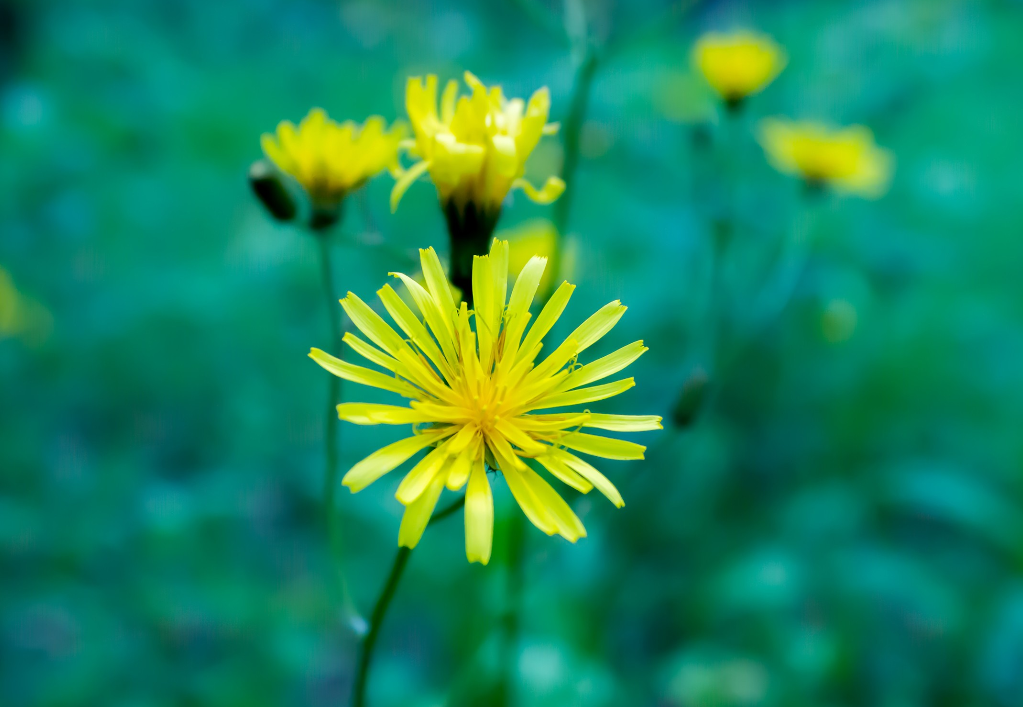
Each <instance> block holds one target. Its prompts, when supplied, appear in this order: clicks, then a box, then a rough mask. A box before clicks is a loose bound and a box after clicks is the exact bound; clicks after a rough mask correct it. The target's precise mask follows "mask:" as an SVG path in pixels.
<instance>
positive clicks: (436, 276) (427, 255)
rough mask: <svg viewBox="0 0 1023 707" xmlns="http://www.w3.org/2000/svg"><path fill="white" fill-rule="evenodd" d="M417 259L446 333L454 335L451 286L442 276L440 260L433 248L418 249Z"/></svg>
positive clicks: (446, 278) (453, 307) (453, 301)
mask: <svg viewBox="0 0 1023 707" xmlns="http://www.w3.org/2000/svg"><path fill="white" fill-rule="evenodd" d="M419 259H420V262H421V263H422V266H423V276H424V277H425V278H426V286H427V287H428V288H429V289H430V294H431V295H432V296H433V299H434V301H435V302H436V303H437V306H438V308H439V309H440V313H441V316H442V317H443V319H444V323H445V324H446V325H447V327H448V333H449V334H451V335H452V336H453V335H454V325H453V319H454V316H455V310H456V307H455V300H454V298H452V296H451V284H450V283H449V282H448V276H447V275H445V274H444V268H443V267H441V264H440V258H438V257H437V251H435V250H434V249H433V248H427V249H425V250H423V249H420V251H419Z"/></svg>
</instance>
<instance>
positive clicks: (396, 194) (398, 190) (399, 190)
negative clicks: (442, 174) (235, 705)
mask: <svg viewBox="0 0 1023 707" xmlns="http://www.w3.org/2000/svg"><path fill="white" fill-rule="evenodd" d="M429 168H430V163H429V162H427V161H425V160H424V161H422V162H417V163H416V164H414V165H412V166H411V167H409V168H408V169H406V170H405V171H404V172H402V173H401V176H400V177H398V180H397V181H396V182H395V183H394V188H393V189H391V213H392V214H393V213H394V212H395V211H397V210H398V202H400V201H401V197H403V196H405V192H407V191H408V188H409V187H410V186H412V182H414V181H416V180H417V179H419V178H420V177H421V176H423V174H424V173H425V172H426V170H427V169H429Z"/></svg>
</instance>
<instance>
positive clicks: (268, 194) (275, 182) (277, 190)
mask: <svg viewBox="0 0 1023 707" xmlns="http://www.w3.org/2000/svg"><path fill="white" fill-rule="evenodd" d="M249 186H251V187H252V192H253V193H254V194H255V195H256V198H257V199H259V201H260V203H262V204H263V206H264V207H266V210H267V211H269V212H270V215H271V216H273V217H274V218H275V219H277V220H278V221H291V220H292V219H293V218H295V213H296V211H297V209H296V208H295V202H294V200H293V199H292V198H291V195H290V194H289V193H288V190H287V189H286V188H285V186H284V184H283V183H282V182H281V178H280V175H279V174H277V172H276V171H275V170H274V168H273V167H271V166H270V164H269V163H268V162H267V161H266V160H256V161H255V162H253V163H252V166H251V167H249Z"/></svg>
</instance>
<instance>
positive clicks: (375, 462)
mask: <svg viewBox="0 0 1023 707" xmlns="http://www.w3.org/2000/svg"><path fill="white" fill-rule="evenodd" d="M438 439H441V436H440V435H439V434H437V433H432V434H431V433H424V434H419V435H413V436H412V437H406V438H405V439H402V440H399V441H397V442H394V443H393V444H389V445H387V446H386V447H384V448H383V449H378V450H377V451H375V452H373V453H372V454H370V455H369V456H368V457H366V458H365V459H363V460H362V461H361V462H359V463H358V464H356V465H355V466H353V467H352V468H351V469H349V470H348V473H347V474H345V478H344V479H342V480H341V483H342V484H343V485H345V486H347V487H348V488H350V489H351V490H352V493H357V492H359V491H361V490H362V489H364V488H366V487H367V486H369V485H370V484H371V483H373V482H374V481H376V480H377V479H379V478H380V477H381V476H383V475H384V474H386V473H387V472H389V471H391V470H392V469H394V468H395V467H397V466H398V465H399V464H402V463H403V462H405V461H406V460H407V459H408V458H409V457H411V456H412V455H413V454H415V453H416V452H418V451H419V450H421V449H425V448H426V447H429V446H430V445H431V444H433V443H435V442H436V441H437V440H438Z"/></svg>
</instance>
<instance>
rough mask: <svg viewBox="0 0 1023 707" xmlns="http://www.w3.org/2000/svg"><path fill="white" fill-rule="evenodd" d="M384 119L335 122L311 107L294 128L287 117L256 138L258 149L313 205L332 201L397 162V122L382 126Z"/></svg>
mask: <svg viewBox="0 0 1023 707" xmlns="http://www.w3.org/2000/svg"><path fill="white" fill-rule="evenodd" d="M384 127H385V123H384V119H383V118H380V117H378V116H373V117H371V118H369V119H367V120H366V122H365V123H364V124H363V125H361V126H360V125H358V124H356V123H354V122H352V121H350V120H349V121H345V122H344V123H336V122H334V121H333V120H331V119H330V118H328V117H327V113H326V112H325V111H324V110H323V109H321V108H314V109H312V110H311V111H309V115H307V116H306V117H305V118H303V119H302V122H301V123H299V125H298V127H297V128H296V127H295V125H294V124H293V123H291V122H290V121H287V120H285V121H282V122H281V123H280V124H279V125H278V126H277V133H276V135H271V134H269V133H266V134H264V135H263V137H262V147H263V152H264V153H265V154H266V156H267V158H268V159H270V161H271V162H273V163H274V164H275V165H276V166H277V168H278V169H279V170H281V171H282V172H284V173H285V174H288V175H290V176H291V177H293V178H294V179H295V181H297V182H298V183H299V184H300V185H301V186H302V188H303V189H304V190H305V191H306V193H308V194H309V197H310V199H312V201H313V202H314V204H319V205H333V204H336V203H337V202H340V201H341V199H343V198H344V196H345V195H346V194H347V193H348V192H350V191H352V190H353V189H357V188H359V187H360V186H362V185H363V183H365V182H366V180H367V179H369V178H370V177H373V176H376V175H377V174H379V173H380V172H381V171H383V170H385V169H396V168H397V166H398V144H399V143H400V142H401V139H402V138H403V137H404V130H403V128H402V127H401V126H400V125H393V126H392V127H391V129H390V130H388V131H386V132H385V130H384Z"/></svg>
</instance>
